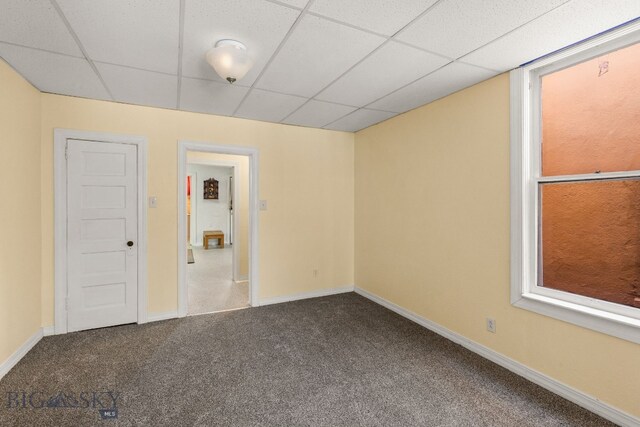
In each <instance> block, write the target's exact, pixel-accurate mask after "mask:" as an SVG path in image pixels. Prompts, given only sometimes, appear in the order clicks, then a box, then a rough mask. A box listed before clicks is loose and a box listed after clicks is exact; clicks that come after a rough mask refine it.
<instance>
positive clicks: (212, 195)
mask: <svg viewBox="0 0 640 427" xmlns="http://www.w3.org/2000/svg"><path fill="white" fill-rule="evenodd" d="M204 198H205V200H218V181H216V179H215V178H209V179H205V181H204Z"/></svg>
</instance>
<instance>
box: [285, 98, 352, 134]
mask: <svg viewBox="0 0 640 427" xmlns="http://www.w3.org/2000/svg"><path fill="white" fill-rule="evenodd" d="M355 110H356V107H348V106H346V105H338V104H331V103H329V102H322V101H316V100H314V99H312V100H310V101H309V102H308V103H306V104H305V105H303V106H302V107H301V108H300V109H299V110H298V111H296V112H295V113H293V114H292V115H290V116H289V117H287V118H286V119H285V120H284V123H287V124H290V125H300V126H309V127H314V128H321V127H323V126H325V125H327V124H329V123H331V122H333V121H334V120H337V119H339V118H340V117H342V116H344V115H345V114H349V113H350V112H352V111H355Z"/></svg>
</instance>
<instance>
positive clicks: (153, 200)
mask: <svg viewBox="0 0 640 427" xmlns="http://www.w3.org/2000/svg"><path fill="white" fill-rule="evenodd" d="M149 207H150V208H157V207H158V198H157V197H156V196H151V197H149Z"/></svg>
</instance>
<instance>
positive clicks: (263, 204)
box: [260, 200, 267, 211]
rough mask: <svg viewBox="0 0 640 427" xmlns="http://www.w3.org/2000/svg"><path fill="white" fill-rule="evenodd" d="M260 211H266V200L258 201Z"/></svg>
mask: <svg viewBox="0 0 640 427" xmlns="http://www.w3.org/2000/svg"><path fill="white" fill-rule="evenodd" d="M260 210H261V211H266V210H267V201H266V200H260Z"/></svg>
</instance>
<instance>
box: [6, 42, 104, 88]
mask: <svg viewBox="0 0 640 427" xmlns="http://www.w3.org/2000/svg"><path fill="white" fill-rule="evenodd" d="M0 57H2V58H4V59H5V60H6V61H7V62H8V63H9V64H11V66H12V67H13V68H15V69H16V70H17V71H18V72H19V73H20V74H21V75H22V76H24V77H25V78H26V79H27V80H29V81H30V82H31V83H33V84H34V85H35V86H36V87H37V88H38V89H40V90H41V91H42V92H49V93H58V94H62V95H72V96H80V97H83V98H93V99H110V96H109V94H108V92H107V91H106V89H105V88H104V86H103V85H102V82H101V81H100V79H99V78H98V76H97V75H96V73H95V72H94V71H93V69H92V68H91V66H90V65H89V63H88V62H87V60H86V59H83V58H74V57H71V56H66V55H58V54H57V53H49V52H44V51H41V50H35V49H30V48H26V47H18V46H13V45H8V44H4V43H0Z"/></svg>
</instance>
